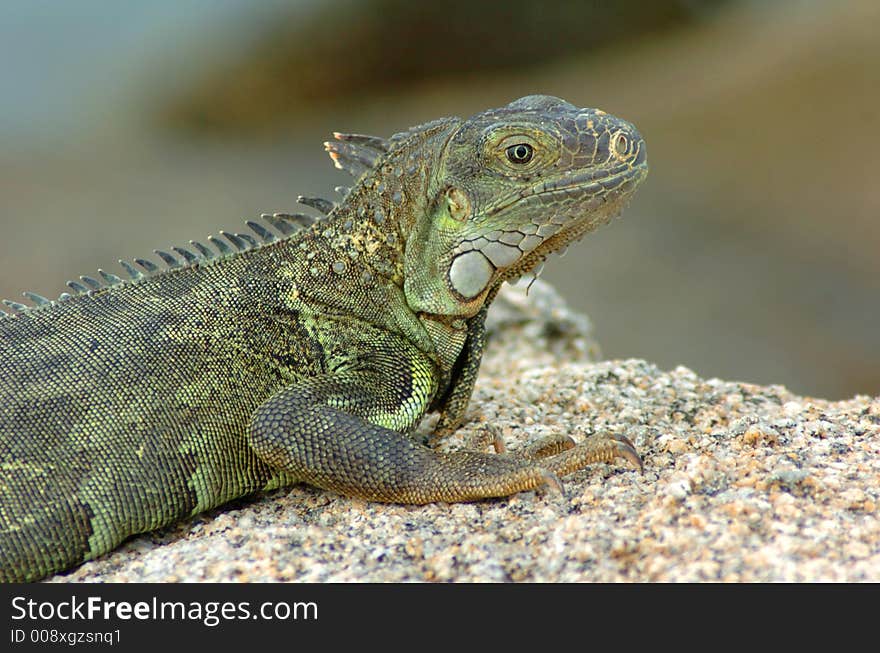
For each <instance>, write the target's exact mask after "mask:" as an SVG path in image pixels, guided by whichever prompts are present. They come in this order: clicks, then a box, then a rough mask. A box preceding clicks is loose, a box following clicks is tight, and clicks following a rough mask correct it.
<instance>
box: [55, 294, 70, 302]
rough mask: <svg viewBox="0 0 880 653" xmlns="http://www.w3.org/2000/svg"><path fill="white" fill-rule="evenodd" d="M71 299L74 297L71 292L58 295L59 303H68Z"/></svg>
mask: <svg viewBox="0 0 880 653" xmlns="http://www.w3.org/2000/svg"><path fill="white" fill-rule="evenodd" d="M71 297H72V295H71V294H70V293H69V292H63V293H61V294H60V295H58V301H59V302H66V301H67V300H68V299H70V298H71Z"/></svg>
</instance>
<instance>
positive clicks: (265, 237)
mask: <svg viewBox="0 0 880 653" xmlns="http://www.w3.org/2000/svg"><path fill="white" fill-rule="evenodd" d="M245 224H246V225H247V226H248V227H250V229H251V231H253V232H254V233H255V234H257V236H259V237H260V239H262V241H263V242H264V243H271V242H274V241H275V240H278V239H277V238H276V237H275V234H273V233H272V232H271V231H269V230H268V229H266V227H264V226H263V225H261V224H260V223H259V222H254V221H253V220H248V221H247V222H245Z"/></svg>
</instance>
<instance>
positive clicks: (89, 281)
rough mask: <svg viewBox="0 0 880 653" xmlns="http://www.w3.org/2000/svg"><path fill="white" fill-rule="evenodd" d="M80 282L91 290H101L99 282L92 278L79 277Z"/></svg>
mask: <svg viewBox="0 0 880 653" xmlns="http://www.w3.org/2000/svg"><path fill="white" fill-rule="evenodd" d="M80 280H81V281H82V282H83V283H84V284H86V285H87V286H89V287H90V288H91V289H92V290H100V289H101V288H102V286H101V282H100V281H98V280H97V279H95V278H94V277H89V276H86V275H81V276H80Z"/></svg>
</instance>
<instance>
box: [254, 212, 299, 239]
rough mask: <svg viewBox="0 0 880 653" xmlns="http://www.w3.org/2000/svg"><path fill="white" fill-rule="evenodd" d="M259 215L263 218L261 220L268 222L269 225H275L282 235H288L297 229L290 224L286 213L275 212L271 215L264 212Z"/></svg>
mask: <svg viewBox="0 0 880 653" xmlns="http://www.w3.org/2000/svg"><path fill="white" fill-rule="evenodd" d="M260 217H261V218H263V220H265V221H266V222H268V223H269V224H270V225H272V226H273V227H275V229H277V230H278V231H280V232H281V234H282V235H284V236H289V235H290V234H292V233H294V232H295V231H296V230H297V227H295V226H293V225H291V224H290V221H289V220H288V219H287V214H286V213H275V214H272V215H269V214H268V213H264V214H263V215H262V216H260Z"/></svg>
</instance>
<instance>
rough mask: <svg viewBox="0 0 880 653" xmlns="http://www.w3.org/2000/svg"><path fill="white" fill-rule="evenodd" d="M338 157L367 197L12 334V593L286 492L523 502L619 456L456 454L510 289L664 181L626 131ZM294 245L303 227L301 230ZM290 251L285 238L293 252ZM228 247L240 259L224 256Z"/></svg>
mask: <svg viewBox="0 0 880 653" xmlns="http://www.w3.org/2000/svg"><path fill="white" fill-rule="evenodd" d="M335 136H336V139H337V140H335V141H333V142H331V143H327V144H326V148H327V150H328V151H329V153H330V156H331V157H332V158H333V160H334V161H335V163H336V164H337V166H338V167H340V168H344V169H347V170H349V171H350V172H352V173H353V174H354V175H355V177H356V178H357V181H356V183H355V185H354V187H353V188H352V189H351V190H350V192H348V194H347V195H346V196H345V198H344V200H343V201H342V202H341V203H340V204H339V205H335V204H332V203H330V202H328V201H326V200H316V199H308V198H303V199H301V201H302V202H304V203H305V204H308V205H310V206H312V207H313V208H316V209H318V210H319V211H321V212H324V213H327V215H326V216H325V217H321V218H320V219H318V220H316V221H314V222H313V223H312V224H308V223H309V222H310V221H311V220H312V219H311V218H308V217H306V216H302V215H283V214H276V215H274V216H265V218H266V222H267V223H268V225H269V226H272V227H273V228H274V229H275V231H277V232H278V233H277V234H276V233H274V232H273V231H270V230H269V229H267V228H266V227H264V226H262V225H261V224H259V223H255V222H251V223H248V224H249V226H250V227H251V229H252V230H253V231H254V232H255V234H256V236H257V238H254V237H253V236H249V235H241V234H239V235H232V234H222V236H223V238H225V241H224V240H223V239H219V238H213V237H212V238H210V239H209V242H210V243H211V246H205V245H202V244H200V243H192V245H191V247H190V248H188V249H184V248H174V251H175V252H176V255H172V254H169V253H166V252H157V254H158V255H159V257H160V258H162V259H163V260H164V261H165V262H166V263H167V264H168V266H169V269H167V270H164V271H158V270H157V269H156V266H154V265H153V264H152V263H150V262H148V261H141V260H138V261H137V263H138V264H139V266H140V267H141V268H144V270H145V271H146V272H147V274H143V273H141V272H140V271H139V270H137V268H135V267H134V266H131V265H129V264H127V263H123V265H124V267H125V268H126V270H127V271H128V276H130V277H131V279H127V280H125V281H123V280H122V279H120V278H119V277H116V276H114V275H111V274H108V273H105V272H101V276H102V277H103V283H101V282H99V281H97V280H95V279H92V278H90V277H83V278H82V283H79V282H73V283H71V284H70V285H71V286H72V288H73V289H74V291H75V293H74V294H72V295H66V294H65V295H62V297H61V298H59V299H58V300H56V301H51V302H50V301H48V300H46V299H44V298H42V297H40V296H38V295H34V294H33V293H26V295H27V296H28V297H30V298H31V299H32V300H33V301H34V302H35V304H36V305H35V306H32V307H25V306H23V305H21V304H17V303H14V302H6V303H7V305H8V306H11V307H12V308H13V314H12V315H9V316H6V317H3V318H0V579H2V580H6V581H11V580H12V581H15V580H34V579H37V578H40V577H42V576H45V575H48V574H51V573H53V572H57V571H60V570H63V569H66V568H68V567H70V566H72V565H75V564H77V563H80V562H83V561H84V560H88V559H90V558H93V557H95V556H98V555H100V554H102V553H105V552H106V551H109V550H111V549H113V548H114V547H116V546H117V545H118V544H119V543H121V542H122V541H123V540H125V539H126V538H127V537H129V536H131V535H133V534H135V533H141V532H144V531H149V530H151V529H155V528H157V527H159V526H162V525H164V524H168V523H169V522H172V521H174V520H177V519H180V518H182V517H185V516H188V515H194V514H196V513H198V512H201V511H203V510H206V509H208V508H211V507H213V506H217V505H220V504H222V503H224V502H226V501H229V500H231V499H233V498H236V497H240V496H243V495H246V494H249V493H253V492H255V491H258V490H262V489H268V488H274V487H278V486H280V485H283V484H288V483H295V482H305V483H309V484H312V485H315V486H318V487H321V488H325V489H328V490H333V491H336V492H339V493H341V494H344V495H351V496H359V497H365V498H368V499H374V500H378V501H392V502H402V503H426V502H432V501H468V500H473V499H479V498H483V497H498V496H505V495H509V494H512V493H515V492H519V491H521V490H527V489H532V488H536V487H539V486H541V485H544V484H547V483H552V482H553V480H554V479H555V476H556V475H561V474H566V473H569V472H571V471H573V470H576V469H580V468H582V467H584V466H585V465H587V464H589V463H592V462H595V461H612V460H614V459H615V458H616V457H624V458H626V459H629V460H630V461H632V462H633V463H635V464H639V465H640V460H639V458H638V455H637V454H636V452H635V449H634V448H633V447H632V444H631V443H630V442H629V441H628V440H627V439H626V438H624V437H619V436H611V435H596V436H593V437H591V438H588V439H587V440H586V441H584V442H582V443H580V444H576V445H575V444H574V442H573V441H572V440H571V439H569V438H568V437H567V436H563V437H559V438H556V439H555V440H554V441H551V442H544V443H538V444H537V445H535V446H533V447H530V448H529V449H528V450H527V451H523V452H520V453H495V454H490V453H482V452H454V453H441V452H438V451H435V450H434V449H433V448H431V447H429V446H426V445H424V444H422V443H420V442H418V441H416V440H415V439H413V438H412V437H411V436H410V433H411V431H412V430H413V429H414V428H415V427H416V425H417V424H418V422H419V420H420V419H421V418H422V417H423V416H424V415H425V413H426V412H428V411H439V412H440V420H439V422H438V425H437V430H436V434H437V435H438V436H442V435H443V434H446V433H449V432H451V431H452V430H454V429H455V428H456V426H457V425H458V423H459V421H460V420H461V418H462V416H463V414H464V412H465V409H466V406H467V402H468V400H469V398H470V395H471V392H472V389H473V386H474V381H475V379H476V375H477V371H478V369H479V365H480V358H481V355H482V351H483V345H484V320H485V317H486V311H487V309H488V306H489V304H490V302H491V300H492V299H493V297H494V296H495V294H496V292H497V291H498V288H499V286H500V285H501V283H502V282H503V281H505V280H509V279H512V278H514V277H518V276H520V275H521V274H523V273H527V272H529V271H531V270H533V269H534V268H535V267H536V266H537V265H538V264H539V263H540V262H542V261H543V259H544V258H545V257H546V256H547V255H548V254H549V253H551V252H553V251H556V250H558V249H560V248H562V247H564V246H565V245H566V244H568V243H569V242H570V241H572V240H575V239H578V238H580V237H581V236H582V235H584V234H585V233H587V232H589V231H591V230H593V229H595V228H596V227H597V226H599V225H601V224H604V223H606V222H608V221H609V220H610V219H611V218H612V217H613V216H615V215H617V214H618V213H619V212H620V210H621V209H622V207H623V206H624V204H625V203H626V202H627V200H628V199H629V198H630V196H631V195H632V193H633V191H634V190H635V188H636V187H637V186H638V184H639V183H640V182H641V180H642V179H643V178H644V176H645V174H646V173H647V162H646V153H645V144H644V142H643V140H642V138H641V136H640V135H639V134H638V132H637V131H636V130H635V128H634V127H633V126H632V125H630V124H629V123H627V122H625V121H623V120H620V119H618V118H615V117H613V116H611V115H608V114H606V113H604V112H602V111H599V110H595V109H581V108H578V107H575V106H573V105H571V104H569V103H567V102H565V101H563V100H560V99H558V98H553V97H548V96H540V95H536V96H529V97H525V98H522V99H519V100H517V101H515V102H513V103H511V104H509V105H507V106H504V107H501V108H498V109H493V110H489V111H485V112H483V113H480V114H477V115H475V116H473V117H471V118H470V119H468V120H460V119H456V118H448V119H442V120H438V121H435V122H431V123H428V124H425V125H422V126H419V127H415V128H412V129H410V130H409V131H406V132H403V133H400V134H397V135H395V136H393V137H391V138H390V139H389V140H383V139H379V138H374V137H367V136H357V135H345V134H336V135H335ZM296 223H305V224H304V225H302V228H300V229H294V226H295V225H296ZM278 234H280V235H278ZM227 242H228V244H227Z"/></svg>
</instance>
